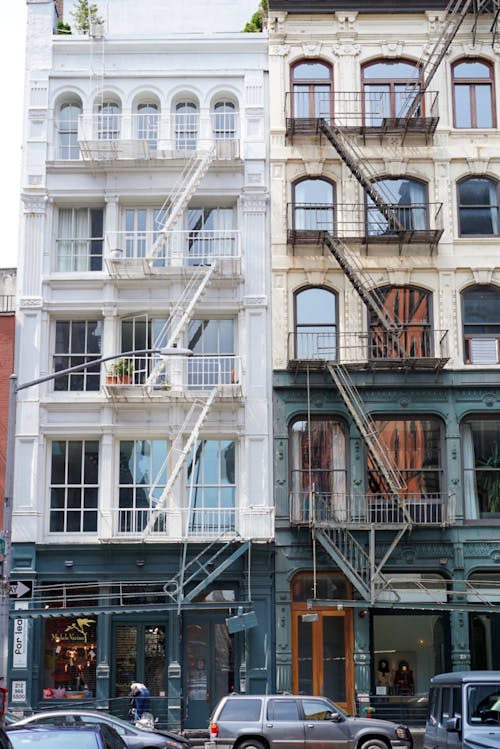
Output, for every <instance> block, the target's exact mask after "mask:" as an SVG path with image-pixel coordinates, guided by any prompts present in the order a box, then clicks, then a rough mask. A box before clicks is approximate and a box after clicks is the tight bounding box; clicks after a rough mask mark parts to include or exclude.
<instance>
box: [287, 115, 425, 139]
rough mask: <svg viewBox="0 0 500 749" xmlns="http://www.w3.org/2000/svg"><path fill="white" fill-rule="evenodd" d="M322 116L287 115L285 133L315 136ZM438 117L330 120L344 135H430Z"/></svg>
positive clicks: (290, 135)
mask: <svg viewBox="0 0 500 749" xmlns="http://www.w3.org/2000/svg"><path fill="white" fill-rule="evenodd" d="M324 119H325V118H324V117H287V119H286V131H285V132H286V135H287V137H289V138H293V137H294V136H317V135H319V134H320V133H321V130H320V122H322V121H324ZM438 122H439V117H437V116H434V117H410V118H407V117H382V118H380V120H379V121H378V122H377V123H376V124H368V123H362V122H361V123H359V124H356V125H343V124H341V123H339V122H335V120H334V119H332V121H331V123H330V124H331V125H332V126H335V127H338V128H339V130H341V131H342V132H343V133H345V134H346V135H362V136H374V137H381V136H383V135H401V136H406V135H424V136H426V137H428V136H429V135H432V134H433V133H434V132H435V131H436V128H437V125H438Z"/></svg>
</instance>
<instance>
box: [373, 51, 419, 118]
mask: <svg viewBox="0 0 500 749" xmlns="http://www.w3.org/2000/svg"><path fill="white" fill-rule="evenodd" d="M362 75H363V97H364V114H365V124H366V125H368V126H369V127H376V126H378V125H380V124H381V123H382V120H383V119H384V118H386V117H404V116H405V115H406V113H407V112H408V109H409V107H410V106H411V103H412V101H413V97H414V94H415V91H416V90H417V89H418V86H419V83H420V75H421V70H420V68H419V66H418V65H417V63H415V62H412V61H409V60H377V61H376V62H370V63H368V64H367V65H364V66H363V69H362ZM415 114H416V113H415Z"/></svg>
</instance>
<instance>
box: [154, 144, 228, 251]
mask: <svg viewBox="0 0 500 749" xmlns="http://www.w3.org/2000/svg"><path fill="white" fill-rule="evenodd" d="M214 154H215V143H213V144H212V145H211V146H210V148H209V149H208V150H207V151H194V152H193V155H192V157H191V158H190V159H189V161H188V162H187V163H186V165H185V166H184V169H183V170H182V171H181V173H180V175H179V177H178V179H177V181H176V183H175V185H174V187H173V188H172V190H171V192H170V194H169V195H168V196H167V198H166V200H165V202H164V203H163V206H162V208H161V210H162V211H166V212H167V218H166V220H165V223H164V224H163V226H162V227H161V228H160V230H159V232H158V237H157V239H156V241H155V242H154V244H153V246H152V247H151V254H150V256H149V258H148V259H149V260H150V261H153V260H154V259H155V258H157V257H158V256H159V255H160V254H161V252H162V250H163V247H164V246H165V243H166V241H167V240H168V236H169V233H170V232H171V231H172V229H173V228H174V227H175V224H176V222H177V221H178V219H179V217H180V215H181V214H182V212H183V211H184V210H185V208H186V206H187V205H188V203H189V200H190V199H191V197H192V196H193V194H194V192H195V190H196V188H197V187H198V185H199V184H200V182H201V180H202V179H203V177H204V176H205V174H206V172H207V171H208V168H209V166H210V164H211V162H212V160H213V158H214Z"/></svg>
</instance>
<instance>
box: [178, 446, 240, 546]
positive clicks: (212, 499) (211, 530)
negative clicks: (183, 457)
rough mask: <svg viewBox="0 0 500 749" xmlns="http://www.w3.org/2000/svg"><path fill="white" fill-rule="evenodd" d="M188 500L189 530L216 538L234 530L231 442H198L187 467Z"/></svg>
mask: <svg viewBox="0 0 500 749" xmlns="http://www.w3.org/2000/svg"><path fill="white" fill-rule="evenodd" d="M186 493H187V496H188V497H189V498H190V500H189V507H191V508H192V514H191V517H190V518H189V529H190V531H191V532H192V533H195V534H199V535H219V534H220V533H222V532H224V531H228V530H234V527H235V499H236V477H235V443H234V441H232V440H198V441H197V443H196V447H195V448H194V450H192V451H191V453H190V455H189V460H188V467H187V485H186Z"/></svg>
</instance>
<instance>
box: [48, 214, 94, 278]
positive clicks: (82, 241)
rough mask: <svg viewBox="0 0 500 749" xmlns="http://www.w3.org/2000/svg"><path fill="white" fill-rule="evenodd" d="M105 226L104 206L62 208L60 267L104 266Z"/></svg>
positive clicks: (83, 269) (64, 269) (58, 246)
mask: <svg viewBox="0 0 500 749" xmlns="http://www.w3.org/2000/svg"><path fill="white" fill-rule="evenodd" d="M103 226H104V211H103V209H102V208H59V214H58V227H57V239H56V249H57V252H56V255H57V257H56V270H57V271H60V272H64V273H69V272H76V271H79V272H82V273H84V272H86V271H100V270H102V245H103Z"/></svg>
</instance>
